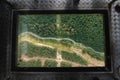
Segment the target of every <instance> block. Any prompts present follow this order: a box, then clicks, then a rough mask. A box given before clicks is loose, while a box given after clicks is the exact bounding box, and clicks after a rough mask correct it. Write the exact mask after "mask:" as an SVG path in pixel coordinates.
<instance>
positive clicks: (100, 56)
mask: <svg viewBox="0 0 120 80" xmlns="http://www.w3.org/2000/svg"><path fill="white" fill-rule="evenodd" d="M82 51H83V53H86V54H89V55H90V56H91V57H93V58H95V59H97V60H101V61H104V60H105V57H104V54H103V53H96V52H95V51H93V50H91V49H89V48H83V49H82Z"/></svg>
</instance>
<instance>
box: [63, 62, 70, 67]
mask: <svg viewBox="0 0 120 80" xmlns="http://www.w3.org/2000/svg"><path fill="white" fill-rule="evenodd" d="M61 67H72V65H71V64H69V63H66V62H61Z"/></svg>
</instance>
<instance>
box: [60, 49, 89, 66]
mask: <svg viewBox="0 0 120 80" xmlns="http://www.w3.org/2000/svg"><path fill="white" fill-rule="evenodd" d="M61 54H62V58H63V59H65V60H70V61H73V62H78V63H80V64H83V65H87V64H88V62H87V61H86V60H85V59H83V58H82V57H81V56H78V55H77V54H76V53H69V52H66V51H62V52H61Z"/></svg>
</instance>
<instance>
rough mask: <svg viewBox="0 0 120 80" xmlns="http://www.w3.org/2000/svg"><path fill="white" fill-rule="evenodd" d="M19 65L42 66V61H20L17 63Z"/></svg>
mask: <svg viewBox="0 0 120 80" xmlns="http://www.w3.org/2000/svg"><path fill="white" fill-rule="evenodd" d="M17 66H18V67H41V61H39V60H38V61H34V60H32V61H28V62H24V61H21V60H20V61H18V64H17Z"/></svg>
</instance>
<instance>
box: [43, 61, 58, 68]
mask: <svg viewBox="0 0 120 80" xmlns="http://www.w3.org/2000/svg"><path fill="white" fill-rule="evenodd" d="M56 66H57V62H56V61H52V60H46V61H45V64H44V67H56Z"/></svg>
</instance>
